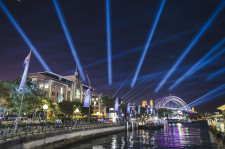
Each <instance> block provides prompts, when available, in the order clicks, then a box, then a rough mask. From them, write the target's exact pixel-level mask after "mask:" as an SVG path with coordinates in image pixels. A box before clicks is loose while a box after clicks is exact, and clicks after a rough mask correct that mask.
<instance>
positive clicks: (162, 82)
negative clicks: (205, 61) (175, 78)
mask: <svg viewBox="0 0 225 149" xmlns="http://www.w3.org/2000/svg"><path fill="white" fill-rule="evenodd" d="M224 6H225V1H222V2H221V4H220V5H219V7H217V9H216V10H215V11H214V12H213V14H212V15H211V16H210V18H209V19H208V20H207V21H206V23H205V24H204V25H203V26H202V28H201V29H200V31H199V32H198V33H197V34H196V36H195V37H194V38H193V39H192V40H191V42H190V43H189V44H188V46H187V47H186V48H185V50H184V52H183V53H182V54H181V56H180V57H179V58H178V59H177V61H176V62H175V63H174V65H173V66H172V68H171V69H170V70H169V71H168V73H167V74H166V75H165V77H164V78H163V79H162V80H161V82H160V83H159V84H158V86H157V87H156V89H155V93H157V92H158V91H159V90H160V89H161V88H162V86H163V85H164V84H165V83H166V81H167V80H168V79H169V77H170V76H171V75H172V74H173V73H174V71H175V70H176V69H177V67H178V66H179V65H180V63H181V62H182V61H183V59H184V58H185V57H186V56H187V55H188V53H189V52H190V51H191V50H192V49H193V47H194V46H195V45H196V44H197V42H198V41H199V40H200V38H201V37H202V35H203V34H204V33H205V32H206V30H207V29H208V28H209V27H210V25H211V24H212V22H213V21H214V20H215V19H216V17H217V16H218V15H219V14H220V12H221V11H222V10H223V8H224Z"/></svg>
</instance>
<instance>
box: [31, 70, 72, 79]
mask: <svg viewBox="0 0 225 149" xmlns="http://www.w3.org/2000/svg"><path fill="white" fill-rule="evenodd" d="M43 73H49V74H52V75H55V76H57V77H60V78H63V79H66V80H68V81H71V82H72V80H70V79H68V78H66V77H64V76H60V75H58V74H56V73H53V72H49V71H43V72H36V73H30V75H32V74H43Z"/></svg>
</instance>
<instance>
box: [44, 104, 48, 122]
mask: <svg viewBox="0 0 225 149" xmlns="http://www.w3.org/2000/svg"><path fill="white" fill-rule="evenodd" d="M43 109H44V119H46V118H47V109H48V105H46V104H45V105H43Z"/></svg>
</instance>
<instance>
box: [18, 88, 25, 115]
mask: <svg viewBox="0 0 225 149" xmlns="http://www.w3.org/2000/svg"><path fill="white" fill-rule="evenodd" d="M23 98H24V91H23V93H22V97H21V103H20V110H19V115H18V116H19V117H20V113H21V110H22V105H23Z"/></svg>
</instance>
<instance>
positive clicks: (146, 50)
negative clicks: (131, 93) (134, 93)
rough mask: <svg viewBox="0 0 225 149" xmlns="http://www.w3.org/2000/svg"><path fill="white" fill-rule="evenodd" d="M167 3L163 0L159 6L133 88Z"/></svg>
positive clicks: (134, 78) (132, 83)
mask: <svg viewBox="0 0 225 149" xmlns="http://www.w3.org/2000/svg"><path fill="white" fill-rule="evenodd" d="M165 3H166V0H162V1H161V4H160V7H159V9H158V12H157V15H156V17H155V20H154V22H153V25H152V28H151V31H150V34H149V36H148V39H147V42H146V44H145V47H144V50H143V52H142V55H141V58H140V60H139V63H138V65H137V69H136V72H135V74H134V77H133V79H132V82H131V87H132V88H133V87H134V85H135V83H136V81H137V77H138V74H139V72H140V70H141V67H142V64H143V62H144V59H145V56H146V54H147V52H148V48H149V46H150V44H151V41H152V37H153V35H154V32H155V29H156V27H157V24H158V21H159V18H160V16H161V13H162V10H163V7H164V5H165Z"/></svg>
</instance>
